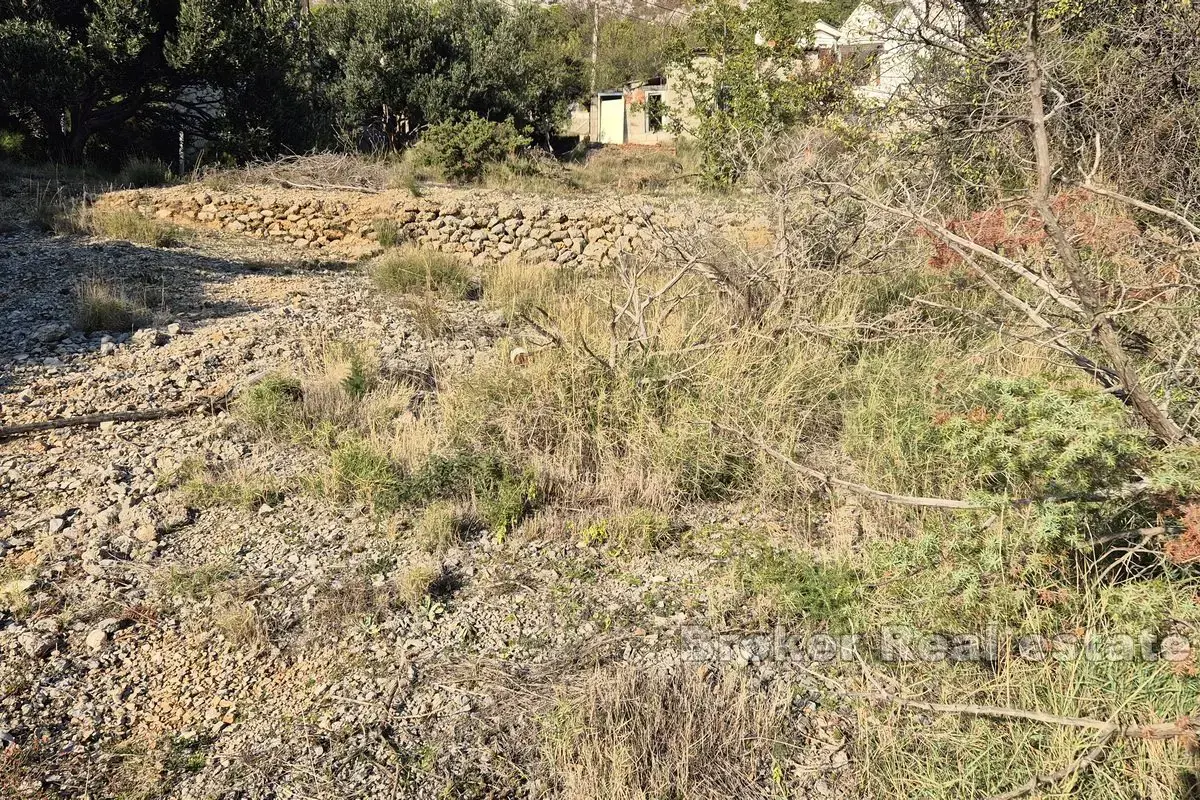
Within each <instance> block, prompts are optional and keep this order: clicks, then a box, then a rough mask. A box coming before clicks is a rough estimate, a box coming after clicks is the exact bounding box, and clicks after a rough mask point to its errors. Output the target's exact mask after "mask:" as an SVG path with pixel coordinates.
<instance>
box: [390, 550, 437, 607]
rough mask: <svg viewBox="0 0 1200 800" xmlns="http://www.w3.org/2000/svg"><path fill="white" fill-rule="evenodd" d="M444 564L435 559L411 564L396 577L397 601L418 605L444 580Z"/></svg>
mask: <svg viewBox="0 0 1200 800" xmlns="http://www.w3.org/2000/svg"><path fill="white" fill-rule="evenodd" d="M442 577H443V572H442V566H441V565H440V564H439V563H438V562H437V561H435V560H433V559H428V560H420V561H417V562H415V563H413V564H410V565H409V566H408V567H406V568H405V570H404V572H403V573H402V574H401V575H400V577H399V578H397V579H396V587H395V588H396V594H395V598H396V602H398V603H399V604H401V605H403V606H407V607H409V608H411V607H413V606H416V605H418V604H419V603H420V602H421V601H422V600H424V599H425V598H426V597H429V595H430V593H431V592H433V591H434V589H435V588H436V587H437V584H438V582H439V581H441V580H442Z"/></svg>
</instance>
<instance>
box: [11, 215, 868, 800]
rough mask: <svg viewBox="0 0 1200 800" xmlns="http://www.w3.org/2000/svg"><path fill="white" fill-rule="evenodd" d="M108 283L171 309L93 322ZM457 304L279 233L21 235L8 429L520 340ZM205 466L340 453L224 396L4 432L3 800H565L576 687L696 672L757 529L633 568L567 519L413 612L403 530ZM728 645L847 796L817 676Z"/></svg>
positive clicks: (498, 553) (804, 750)
mask: <svg viewBox="0 0 1200 800" xmlns="http://www.w3.org/2000/svg"><path fill="white" fill-rule="evenodd" d="M89 276H99V277H103V278H104V279H106V280H115V281H119V282H120V283H121V284H122V285H125V286H132V287H137V288H138V291H140V292H142V294H143V296H145V297H147V298H148V299H149V301H150V302H149V304H150V305H151V307H152V308H153V310H154V313H155V318H154V320H153V322H152V323H151V324H149V325H147V326H146V327H144V328H142V329H140V330H138V331H136V332H133V333H132V334H129V333H126V334H120V335H116V334H99V333H98V334H93V335H85V334H83V333H81V332H79V331H77V330H75V329H74V328H73V327H72V310H71V292H72V287H73V286H74V284H75V283H76V282H77V281H78V280H80V279H81V278H86V277H89ZM443 310H444V312H445V314H446V315H447V318H448V319H449V320H450V322H451V324H450V326H449V330H448V332H446V333H444V334H442V335H441V336H439V337H438V338H436V339H429V338H426V337H424V336H422V335H421V333H420V332H419V328H418V325H417V324H416V322H415V321H414V319H413V318H412V316H411V314H410V313H409V312H408V311H405V310H403V309H402V308H400V307H397V306H396V305H394V304H389V303H388V302H386V301H385V300H383V299H381V298H380V297H378V296H377V295H376V294H375V293H374V292H373V291H372V289H371V285H370V283H369V281H368V280H367V279H366V278H365V277H364V276H363V275H362V274H361V272H360V271H359V270H358V269H357V267H356V265H355V264H352V263H346V262H342V261H338V260H334V259H332V257H325V260H319V259H314V257H313V256H312V255H311V254H309V253H307V252H303V251H299V250H297V249H296V248H294V247H288V246H286V245H283V244H278V243H277V244H273V243H271V242H269V241H252V240H249V239H245V238H242V237H238V236H235V235H228V234H224V233H222V234H216V233H207V234H204V235H201V236H197V237H196V238H193V239H191V240H190V241H189V243H188V244H187V245H186V246H183V247H179V248H172V249H156V248H149V247H142V246H135V245H131V244H128V243H123V242H116V241H101V240H92V239H86V238H81V237H63V236H50V235H47V234H44V233H40V232H36V231H34V230H32V229H31V228H30V227H28V226H25V225H19V224H9V225H7V226H6V231H5V232H4V233H0V426H3V425H14V424H19V423H26V422H36V421H40V420H46V419H53V418H59V417H68V416H74V415H80V414H89V413H97V412H108V411H121V410H135V409H153V408H163V407H168V406H172V405H175V404H178V403H181V402H186V401H190V400H194V399H196V398H198V397H218V396H220V395H222V394H223V393H224V392H225V391H226V390H227V389H229V388H230V387H233V386H236V385H239V384H241V383H243V382H245V381H246V380H247V379H249V378H251V376H254V375H259V374H262V373H263V372H264V371H285V372H286V371H289V370H294V369H298V368H299V367H300V366H301V365H302V364H303V362H304V361H305V359H306V358H308V357H309V355H310V354H311V351H312V347H313V344H314V342H317V341H321V340H322V339H325V340H329V339H338V340H344V341H366V342H371V343H373V344H375V345H376V346H377V349H378V352H379V355H380V360H381V368H382V369H383V370H384V371H385V373H395V374H418V375H419V374H433V373H444V372H453V371H455V370H464V369H470V368H471V364H472V363H473V362H474V361H475V359H476V358H477V357H478V355H479V354H480V353H482V352H484V351H486V350H487V349H489V348H490V347H491V346H492V344H493V342H495V341H496V340H497V338H499V337H501V336H504V335H505V334H506V333H507V330H506V328H505V326H504V320H503V318H502V317H500V316H497V315H496V314H494V313H492V312H489V311H488V310H487V309H486V308H484V307H482V306H481V305H480V304H478V303H473V302H460V303H448V304H447V305H446V307H445V309H443ZM197 462H199V463H204V464H207V465H209V466H216V467H220V466H222V465H224V466H226V467H232V468H236V469H240V470H244V471H247V472H249V473H251V474H259V475H271V476H275V477H277V478H279V479H280V480H281V481H282V482H284V483H288V484H293V483H295V482H296V481H298V480H299V479H301V478H303V477H304V476H311V475H314V474H317V473H318V472H319V471H320V470H321V469H323V463H322V461H321V459H320V458H319V457H318V456H316V455H315V454H313V453H311V452H309V451H306V450H305V449H303V448H300V447H291V446H288V445H285V444H280V443H279V442H274V441H263V440H262V439H260V438H257V437H255V436H253V435H251V434H250V433H249V432H247V431H245V430H243V429H242V428H241V427H240V426H239V425H237V424H236V421H235V420H234V419H232V417H231V415H230V414H229V412H228V411H226V410H223V409H222V408H215V409H202V410H199V411H196V412H194V413H191V414H187V415H184V416H180V417H174V418H168V419H162V420H157V421H149V422H117V423H111V422H108V423H103V424H100V425H99V426H82V427H70V428H63V429H61V430H55V431H50V432H46V433H40V434H35V435H28V436H20V437H13V438H9V439H7V440H0V748H3V750H2V752H3V755H0V797H4V798H8V797H14V798H24V797H31V798H48V797H96V798H100V797H125V798H135V797H138V798H152V797H153V798H157V797H171V798H275V797H279V798H335V797H336V798H342V797H372V798H374V797H414V796H415V797H434V796H437V797H462V796H480V797H503V796H530V797H532V796H554V795H556V794H557V793H559V792H560V791H561V788H562V785H561V782H560V781H559V780H558V779H559V778H561V776H556V775H555V773H554V772H553V771H552V770H549V769H548V768H546V767H545V765H544V764H543V760H544V759H543V756H542V747H541V745H540V742H541V737H542V733H541V728H542V726H541V720H542V719H543V717H544V716H545V715H547V714H549V713H551V712H552V711H553V710H554V708H555V703H556V697H559V696H560V695H561V693H562V692H563V691H564V687H569V686H571V685H572V684H573V683H574V682H577V681H579V680H582V679H583V678H585V677H586V676H587V675H589V674H591V673H592V672H593V671H594V670H596V669H597V668H604V667H606V666H611V665H633V666H635V667H636V668H638V669H645V670H656V669H672V668H673V669H682V668H693V667H694V665H691V666H684V665H682V664H681V662H683V661H685V660H688V658H689V654H688V653H687V652H686V647H685V645H684V642H683V641H682V640H681V635H680V630H681V628H682V627H683V626H686V625H691V624H708V623H709V622H711V620H712V615H713V608H714V607H715V606H716V604H717V603H718V600H719V598H718V597H717V595H718V594H719V591H718V589H717V588H716V587H717V586H719V584H720V581H719V580H718V577H719V576H720V575H722V574H724V571H725V562H724V561H723V555H722V554H723V553H725V551H726V550H727V547H726V546H725V545H726V543H727V541H728V533H727V530H726V528H727V527H728V524H732V523H733V522H736V519H734V520H732V521H730V519H729V518H728V517H725V518H723V519H725V522H726V524H725V525H719V526H711V527H708V528H705V527H701V526H700V525H699V524H698V523H697V525H696V526H695V527H694V529H693V530H692V531H690V532H689V535H688V536H686V537H684V538H683V540H682V541H681V543H680V544H678V545H676V546H673V547H670V548H667V549H665V550H662V551H659V552H655V553H653V554H651V555H644V556H637V557H613V556H612V554H609V553H605V552H604V551H603V550H602V549H600V548H598V547H595V546H585V545H584V544H582V543H580V542H579V541H577V537H574V536H572V535H570V533H569V532H567V531H565V530H558V531H554V530H546V529H543V530H542V531H541V532H540V533H538V534H536V535H533V534H531V535H524V536H513V537H509V538H507V539H503V540H499V539H497V538H496V537H493V536H490V535H486V534H485V535H481V536H478V537H475V538H473V539H471V540H469V541H466V542H464V543H462V544H461V545H459V546H455V547H452V548H451V549H450V550H449V551H447V552H446V553H445V554H444V556H442V557H441V561H440V563H439V564H438V565H437V568H438V571H439V575H440V577H439V578H438V580H437V581H436V582H435V583H434V584H433V585H432V586H431V588H430V591H429V593H428V594H427V595H424V596H423V597H421V598H420V599H419V600H418V601H415V602H410V603H406V604H394V603H386V602H381V601H380V597H382V596H384V595H385V594H386V592H385V587H391V586H395V585H397V584H398V583H403V581H404V580H405V575H406V574H408V571H409V570H410V569H411V566H412V564H413V563H414V560H415V559H418V557H419V555H418V554H416V553H415V552H414V549H413V547H412V546H411V544H410V543H408V542H407V541H406V540H405V525H404V521H403V520H401V521H400V524H399V525H397V521H396V520H394V519H390V520H384V519H379V518H377V517H375V516H373V515H372V514H371V513H370V512H369V511H368V510H367V509H365V508H362V507H355V506H346V505H342V504H339V503H337V502H335V501H333V500H331V499H329V498H327V497H324V496H321V495H320V494H319V493H315V492H306V491H294V492H287V493H286V494H285V495H284V496H283V497H282V498H280V499H278V500H274V501H273V503H274V504H272V503H263V504H261V505H259V506H257V507H235V506H227V505H215V506H211V507H203V508H198V507H195V506H194V505H193V504H190V503H189V501H188V499H187V498H186V496H185V495H184V494H183V493H182V492H181V491H180V489H179V488H178V486H177V483H178V482H177V480H175V476H177V474H178V473H179V470H180V468H181V466H182V465H185V464H188V463H197ZM693 655H694V654H693ZM734 657H735V660H740V662H741V663H740V665H735V667H736V668H738V669H740V670H741V671H742V673H743V674H745V675H746V676H748V677H749V679H750V681H751V685H752V686H761V687H763V689H764V691H765V690H766V689H767V688H770V687H776V688H777V687H780V686H784V687H786V689H787V691H788V697H789V698H790V701H789V702H790V703H791V706H790V709H789V711H788V714H789V715H791V716H792V717H793V718H794V723H795V725H794V727H795V730H796V731H797V732H798V733H797V738H796V739H795V740H794V741H792V742H789V743H788V745H787V746H788V747H790V748H793V750H794V753H793V756H792V757H791V759H790V761H789V763H790V764H792V765H793V767H792V768H794V769H797V770H800V772H798V773H797V774H795V775H792V776H789V777H790V782H791V783H793V784H794V785H796V786H799V787H800V789H799V791H800V792H802V794H801V795H795V796H811V797H823V796H833V795H837V794H841V793H843V792H845V791H847V787H848V786H849V785H850V778H849V776H848V774H847V773H848V769H847V763H848V761H849V756H848V753H847V751H846V750H845V749H844V744H843V742H844V741H845V739H844V737H843V736H841V734H840V732H839V731H840V729H841V728H842V727H844V726H845V724H846V723H844V721H843V719H842V717H841V716H840V715H839V712H838V710H837V709H836V708H826V707H825V706H823V705H821V704H820V703H818V702H816V701H817V700H818V697H819V692H817V691H816V689H815V687H819V686H820V684H819V683H818V684H815V686H814V684H813V683H812V679H811V678H809V677H806V676H805V674H804V673H803V672H802V671H801V672H788V671H785V670H783V669H782V668H781V667H780V666H779V665H777V664H771V663H767V662H764V663H756V659H754V658H751V657H750V653H749V652H742V653H735V654H734ZM817 729H823V733H822V734H821V735H816V734H814V735H812V736H808V735H806V734H805V732H811V731H815V730H817ZM835 734H836V735H835ZM797 764H800V765H803V768H802V769H801V767H797V766H794V765H797ZM801 773H802V774H801ZM770 783H771V780H770V777H769V776H768V777H767V779H766V780H765V782H764V786H765V788H764V792H765V791H766V790H767V789H768V788H769V784H770Z"/></svg>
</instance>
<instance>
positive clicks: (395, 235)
mask: <svg viewBox="0 0 1200 800" xmlns="http://www.w3.org/2000/svg"><path fill="white" fill-rule="evenodd" d="M374 227H375V234H376V235H377V236H378V237H379V246H380V247H395V246H396V245H398V244H400V242H401V241H403V235H402V231H401V229H400V226H399V225H397V224H396V220H394V219H377V220H375V222H374Z"/></svg>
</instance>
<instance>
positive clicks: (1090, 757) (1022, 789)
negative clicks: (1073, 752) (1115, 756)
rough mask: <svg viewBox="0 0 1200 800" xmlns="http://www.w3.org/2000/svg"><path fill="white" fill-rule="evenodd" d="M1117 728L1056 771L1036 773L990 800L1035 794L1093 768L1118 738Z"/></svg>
mask: <svg viewBox="0 0 1200 800" xmlns="http://www.w3.org/2000/svg"><path fill="white" fill-rule="evenodd" d="M1116 735H1117V732H1116V730H1110V731H1108V732H1107V733H1104V734H1101V736H1100V738H1099V739H1097V740H1096V743H1095V744H1094V745H1092V746H1091V747H1090V748H1089V749H1088V750H1086V751H1084V752H1083V753H1081V754H1080V755H1079V756H1078V757H1077V758H1076V759H1075V760H1074V761H1071V762H1070V763H1069V764H1065V765H1063V766H1062V767H1060V768H1058V769H1056V770H1055V771H1054V772H1051V773H1048V774H1046V775H1034V776H1033V777H1032V778H1030V779H1029V780H1028V782H1026V783H1023V784H1021V785H1020V786H1018V787H1016V788H1015V789H1010V790H1008V791H1007V792H1001V793H1000V794H997V795H992V796H991V797H990V798H988V800H1016V798H1018V797H1024V796H1025V795H1027V794H1033V793H1034V792H1036V791H1037V790H1038V789H1039V788H1041V787H1043V786H1055V785H1057V784H1059V783H1061V782H1063V781H1064V780H1066V779H1067V778H1069V777H1071V776H1072V775H1077V774H1079V773H1081V772H1086V771H1088V770H1089V769H1091V768H1092V767H1093V766H1094V765H1095V764H1096V763H1097V762H1098V761H1100V759H1101V758H1102V757H1103V756H1104V751H1105V750H1106V749H1107V748H1108V745H1109V744H1110V743H1111V742H1112V740H1113V739H1114V738H1116Z"/></svg>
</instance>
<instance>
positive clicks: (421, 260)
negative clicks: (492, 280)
mask: <svg viewBox="0 0 1200 800" xmlns="http://www.w3.org/2000/svg"><path fill="white" fill-rule="evenodd" d="M370 274H371V279H372V280H374V281H375V285H376V286H378V287H379V288H380V289H382V290H383V291H385V292H387V293H389V294H405V293H408V292H417V291H428V292H436V293H438V294H440V295H442V296H443V297H450V298H455V299H461V298H463V297H465V296H466V294H467V290H468V289H469V288H470V285H471V280H470V276H469V275H468V274H467V269H466V267H465V266H464V265H463V262H462V260H461V259H459V258H458V257H456V256H453V255H451V254H449V253H441V252H438V251H436V250H426V249H422V248H419V247H416V246H405V247H399V248H397V249H395V250H392V251H390V252H387V253H384V254H383V255H382V256H380V257H379V258H377V259H376V260H375V261H374V262H373V263H372V264H371V266H370Z"/></svg>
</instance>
